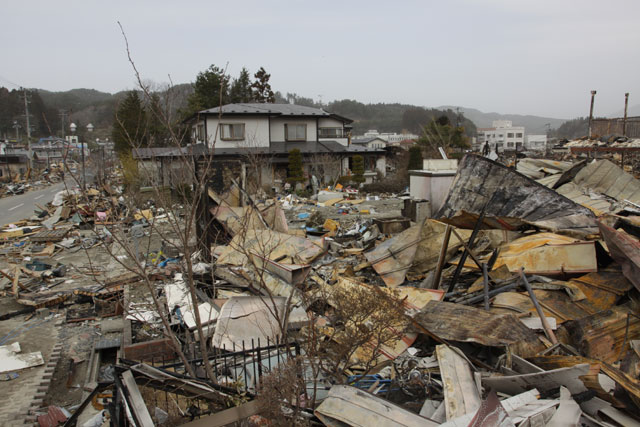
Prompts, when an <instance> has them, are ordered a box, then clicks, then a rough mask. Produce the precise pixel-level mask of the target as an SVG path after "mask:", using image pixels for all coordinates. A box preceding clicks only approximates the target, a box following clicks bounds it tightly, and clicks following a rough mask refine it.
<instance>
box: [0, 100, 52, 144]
mask: <svg viewBox="0 0 640 427" xmlns="http://www.w3.org/2000/svg"><path fill="white" fill-rule="evenodd" d="M23 96H24V91H23V90H15V89H14V90H11V91H10V90H9V89H7V88H4V87H0V136H1V137H4V136H6V137H8V138H11V139H13V138H15V137H16V129H15V127H14V123H17V124H18V125H19V126H20V134H21V135H22V134H24V133H26V128H25V127H26V121H25V116H24V114H25V111H24V98H23ZM28 99H29V114H30V115H31V117H30V121H31V135H32V136H34V137H38V136H48V135H49V134H50V132H49V124H51V125H52V127H53V124H54V123H55V122H54V120H56V118H57V111H56V110H55V109H53V108H50V107H47V106H46V105H45V104H44V102H42V98H41V97H40V94H39V93H38V91H36V90H28Z"/></svg>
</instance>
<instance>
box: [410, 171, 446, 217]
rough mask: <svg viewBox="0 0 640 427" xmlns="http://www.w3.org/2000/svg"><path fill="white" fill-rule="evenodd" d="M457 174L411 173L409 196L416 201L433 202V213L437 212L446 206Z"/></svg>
mask: <svg viewBox="0 0 640 427" xmlns="http://www.w3.org/2000/svg"><path fill="white" fill-rule="evenodd" d="M454 177H455V173H432V172H425V171H411V172H409V195H410V196H411V197H413V198H414V199H424V200H428V201H429V202H431V212H437V211H438V210H439V209H440V207H442V205H443V204H444V201H445V200H446V199H447V195H448V194H449V189H450V188H451V183H452V182H453V178H454Z"/></svg>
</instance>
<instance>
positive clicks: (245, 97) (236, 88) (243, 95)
mask: <svg viewBox="0 0 640 427" xmlns="http://www.w3.org/2000/svg"><path fill="white" fill-rule="evenodd" d="M251 101H253V92H252V90H251V80H250V76H249V71H248V70H247V69H246V68H244V67H243V68H242V71H240V75H239V76H238V78H237V79H234V80H233V83H232V84H231V90H230V91H229V102H231V103H241V102H251Z"/></svg>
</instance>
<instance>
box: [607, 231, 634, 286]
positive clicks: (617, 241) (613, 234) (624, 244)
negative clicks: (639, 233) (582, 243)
mask: <svg viewBox="0 0 640 427" xmlns="http://www.w3.org/2000/svg"><path fill="white" fill-rule="evenodd" d="M598 227H600V233H602V237H603V238H604V241H605V242H606V243H607V248H608V249H609V254H611V257H612V258H613V259H614V260H615V261H616V262H617V263H618V264H620V265H621V266H622V272H623V273H624V275H625V276H626V278H627V279H629V280H630V281H631V283H633V285H634V286H635V287H636V288H637V289H638V290H640V242H638V240H637V239H635V238H634V237H632V236H630V235H628V234H626V233H621V232H619V231H616V230H615V229H614V228H611V227H609V226H608V225H606V224H603V223H602V222H598Z"/></svg>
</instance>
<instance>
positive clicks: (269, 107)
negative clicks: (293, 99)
mask: <svg viewBox="0 0 640 427" xmlns="http://www.w3.org/2000/svg"><path fill="white" fill-rule="evenodd" d="M220 108H221V107H215V108H209V109H208V110H202V111H200V112H199V114H220ZM222 114H251V115H255V114H265V115H271V116H295V117H333V118H336V119H339V120H343V121H345V122H347V123H351V122H353V120H351V119H348V118H346V117H342V116H339V115H337V114H332V113H330V112H328V111H325V110H323V109H321V108H313V107H305V106H303V105H295V104H261V103H242V104H227V105H223V106H222Z"/></svg>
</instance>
